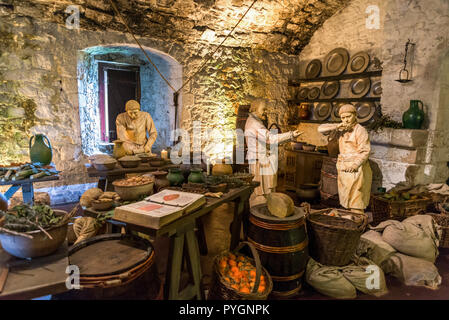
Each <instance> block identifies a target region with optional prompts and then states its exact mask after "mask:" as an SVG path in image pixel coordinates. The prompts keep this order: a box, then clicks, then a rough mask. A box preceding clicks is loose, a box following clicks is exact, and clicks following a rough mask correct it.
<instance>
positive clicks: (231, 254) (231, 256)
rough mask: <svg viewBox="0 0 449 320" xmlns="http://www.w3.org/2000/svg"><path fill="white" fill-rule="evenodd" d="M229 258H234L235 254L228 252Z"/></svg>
mask: <svg viewBox="0 0 449 320" xmlns="http://www.w3.org/2000/svg"><path fill="white" fill-rule="evenodd" d="M228 257H229V260H235V258H236V256H235V254H233V253H230V254H228Z"/></svg>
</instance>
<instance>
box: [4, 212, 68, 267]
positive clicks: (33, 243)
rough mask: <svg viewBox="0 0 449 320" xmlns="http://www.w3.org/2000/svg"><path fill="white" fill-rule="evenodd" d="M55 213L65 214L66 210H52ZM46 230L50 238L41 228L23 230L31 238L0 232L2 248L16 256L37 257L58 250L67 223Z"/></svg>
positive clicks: (62, 240) (63, 238) (65, 232)
mask: <svg viewBox="0 0 449 320" xmlns="http://www.w3.org/2000/svg"><path fill="white" fill-rule="evenodd" d="M53 211H54V212H55V214H56V215H67V212H66V211H63V210H53ZM45 231H47V232H48V233H49V234H50V235H51V237H52V238H53V240H52V239H50V238H49V237H48V236H47V235H46V234H45V233H43V232H42V231H41V230H35V231H29V232H25V233H26V234H29V235H31V236H32V237H33V239H29V238H25V237H23V236H19V235H13V234H8V233H0V242H1V244H2V247H3V249H4V250H5V251H6V252H8V253H9V254H10V255H13V256H14V257H18V258H24V259H25V258H37V257H43V256H48V255H50V254H52V253H53V252H55V251H56V250H58V248H59V247H60V246H61V245H62V243H63V242H64V240H65V239H66V236H67V223H66V224H63V225H62V226H58V227H53V228H49V229H47V230H45Z"/></svg>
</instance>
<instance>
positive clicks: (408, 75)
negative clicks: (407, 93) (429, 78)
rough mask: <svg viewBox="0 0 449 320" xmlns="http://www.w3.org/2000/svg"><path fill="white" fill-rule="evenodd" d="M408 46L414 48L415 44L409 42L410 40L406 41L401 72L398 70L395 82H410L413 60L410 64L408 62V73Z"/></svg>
mask: <svg viewBox="0 0 449 320" xmlns="http://www.w3.org/2000/svg"><path fill="white" fill-rule="evenodd" d="M409 46H413V48H414V46H415V44H414V43H412V42H411V41H410V39H408V41H407V43H406V44H405V54H404V66H403V67H402V69H401V70H399V79H397V80H395V81H397V82H400V83H407V82H410V81H412V79H411V70H412V67H413V60H412V62H410V72H409V70H407V56H408V50H409ZM404 75H405V77H404Z"/></svg>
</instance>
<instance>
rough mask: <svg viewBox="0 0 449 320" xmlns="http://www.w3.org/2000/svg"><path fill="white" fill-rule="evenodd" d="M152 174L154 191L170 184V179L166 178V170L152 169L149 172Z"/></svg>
mask: <svg viewBox="0 0 449 320" xmlns="http://www.w3.org/2000/svg"><path fill="white" fill-rule="evenodd" d="M151 174H152V175H154V178H155V180H154V189H155V191H156V192H159V191H161V190H162V189H164V188H166V187H169V186H170V181H168V179H167V174H168V172H167V171H154V172H152V173H151Z"/></svg>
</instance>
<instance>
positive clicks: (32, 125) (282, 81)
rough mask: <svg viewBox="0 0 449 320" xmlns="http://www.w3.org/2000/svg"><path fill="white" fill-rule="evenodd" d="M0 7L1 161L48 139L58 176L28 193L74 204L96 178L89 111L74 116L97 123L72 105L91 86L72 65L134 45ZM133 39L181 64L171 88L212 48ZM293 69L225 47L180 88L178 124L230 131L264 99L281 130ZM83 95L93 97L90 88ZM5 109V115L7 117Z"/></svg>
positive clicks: (271, 56)
mask: <svg viewBox="0 0 449 320" xmlns="http://www.w3.org/2000/svg"><path fill="white" fill-rule="evenodd" d="M0 9H1V10H0V18H1V19H0V32H1V34H2V38H1V39H2V40H1V41H2V51H1V56H0V80H1V82H0V84H1V85H2V92H4V93H5V94H4V95H3V94H2V99H3V100H2V103H3V104H2V105H1V108H2V109H1V110H2V111H1V113H0V130H3V131H2V133H3V134H2V140H1V141H0V152H1V158H0V162H1V163H2V164H5V163H10V162H11V161H28V138H29V137H30V136H31V135H32V134H35V133H43V134H45V135H47V136H48V138H49V139H50V141H51V143H52V146H53V151H54V156H53V162H54V163H55V165H56V168H57V169H58V170H60V171H61V174H60V176H61V178H60V180H59V181H56V182H47V183H40V184H38V185H36V186H35V189H40V188H41V189H44V190H45V191H51V192H52V193H53V194H51V197H52V199H57V201H58V202H69V201H76V200H77V198H78V197H79V196H80V194H81V193H82V192H83V191H84V189H85V188H86V186H88V184H89V183H94V182H95V181H96V180H97V179H96V178H88V177H87V172H86V169H85V164H86V163H87V154H86V153H85V152H83V149H82V130H81V121H80V110H79V106H80V105H88V106H90V107H89V108H90V109H89V108H88V109H85V110H84V111H88V112H87V113H81V117H87V118H89V117H90V118H98V113H97V111H96V109H95V105H96V102H95V99H94V98H93V97H92V96H90V98H89V99H91V100H89V101H79V98H80V97H83V96H88V97H89V95H81V96H80V91H79V90H80V89H79V88H81V89H83V90H84V89H86V87H87V88H88V87H89V86H92V85H93V84H92V83H86V87H83V86H82V85H81V86H79V83H80V82H82V81H83V79H84V78H83V77H85V76H87V74H85V73H84V72H83V66H82V65H81V69H78V61H79V60H80V59H82V58H83V55H84V54H85V52H84V51H83V50H84V49H86V48H91V47H96V46H107V45H114V46H117V45H120V46H135V43H134V41H133V39H132V37H131V36H130V35H128V34H123V33H121V32H115V31H93V30H83V29H78V30H70V29H67V28H66V27H65V25H62V24H55V23H51V22H42V21H41V20H40V18H41V17H40V16H39V17H37V16H36V17H32V16H24V13H23V12H22V13H20V14H15V13H14V12H11V10H10V8H8V7H3V6H0ZM140 41H141V43H142V45H143V46H144V47H146V48H151V49H152V50H158V51H159V52H161V53H163V54H166V55H168V56H170V57H171V58H170V59H173V60H174V61H177V62H179V63H180V64H181V65H182V68H183V69H182V71H183V73H182V79H179V78H176V76H174V75H173V76H172V78H171V79H170V80H172V83H173V84H175V85H178V86H179V85H180V82H181V81H180V80H182V81H183V82H185V81H187V79H189V77H190V76H191V75H193V74H194V72H195V71H196V70H197V69H198V67H199V66H200V65H201V64H202V62H203V61H204V56H205V55H206V53H208V52H211V51H212V50H214V49H215V46H211V45H207V44H205V43H200V44H198V43H196V44H193V43H192V44H190V45H186V46H181V45H179V44H176V43H173V42H170V41H163V40H159V39H152V38H149V37H145V38H140ZM83 52H84V53H83ZM297 63H298V60H297V57H296V56H289V55H286V54H283V53H269V52H268V51H265V50H258V49H250V48H229V47H224V48H223V49H222V50H220V51H219V52H217V54H216V56H214V58H213V59H212V60H211V62H210V63H208V64H207V65H206V67H205V68H204V69H203V71H202V72H201V73H199V74H198V75H197V76H196V77H194V78H193V79H192V81H190V82H189V83H188V84H187V85H186V86H185V87H184V88H183V90H182V92H181V98H180V103H181V110H180V111H181V118H180V126H181V127H183V128H185V129H187V130H191V129H192V121H193V120H200V121H202V122H203V123H204V124H205V123H207V126H210V127H216V128H219V129H226V128H234V127H235V112H236V110H237V108H238V106H239V105H244V104H248V103H250V101H251V99H252V98H254V97H264V98H267V99H269V100H270V111H269V119H270V122H272V121H275V122H277V123H279V124H280V125H281V128H285V126H286V124H287V112H286V111H287V107H286V106H287V100H288V99H289V93H288V86H287V81H288V79H292V78H295V77H296V78H297V77H298V75H297V74H295V72H296V70H298V67H297ZM163 71H166V70H163ZM91 76H92V75H91ZM93 76H95V75H93ZM169 76H170V74H169ZM89 90H91V91H92V90H93V89H92V87H91V88H90V89H89ZM165 92H166V93H165V95H168V96H167V97H166V100H165V101H172V99H171V93H170V92H169V90H165ZM81 93H83V92H81ZM13 108H16V109H17V108H19V109H17V110H16V109H13ZM20 108H21V109H20ZM157 108H160V110H156V111H155V112H156V114H157V113H158V112H161V113H163V112H167V111H169V110H170V108H173V106H172V105H165V106H162V105H158V106H157ZM8 110H12V111H10V113H8ZM22 110H24V111H22ZM14 112H15V113H14ZM13 113H14V114H19V115H22V114H23V113H25V117H22V118H19V117H18V116H14V117H15V118H14V122H12V121H11V118H12V117H11V116H10V114H13ZM93 123H95V122H93ZM84 129H85V131H84V132H86V131H90V130H91V131H92V132H94V129H95V126H94V125H93V126H91V127H89V126H87V127H86V128H84ZM4 137H12V139H10V140H7V139H6V138H4ZM161 138H162V135H161ZM158 139H159V138H158ZM51 187H58V188H51ZM50 188H51V189H50ZM2 190H4V188H2ZM0 191H1V190H0Z"/></svg>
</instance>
